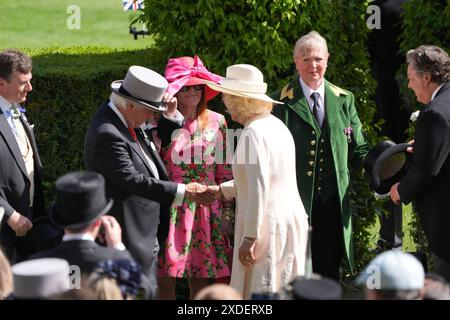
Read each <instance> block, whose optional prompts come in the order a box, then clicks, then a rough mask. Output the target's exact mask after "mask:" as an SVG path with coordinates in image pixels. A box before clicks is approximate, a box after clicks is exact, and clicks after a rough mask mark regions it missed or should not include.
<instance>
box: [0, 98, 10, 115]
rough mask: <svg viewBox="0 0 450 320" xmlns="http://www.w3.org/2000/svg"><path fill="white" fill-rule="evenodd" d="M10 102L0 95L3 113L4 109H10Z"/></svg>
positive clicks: (0, 105) (0, 106)
mask: <svg viewBox="0 0 450 320" xmlns="http://www.w3.org/2000/svg"><path fill="white" fill-rule="evenodd" d="M11 107H12V103H11V102H9V101H8V100H6V99H5V98H3V97H2V96H0V108H1V109H2V111H3V113H5V112H6V111H9V110H11Z"/></svg>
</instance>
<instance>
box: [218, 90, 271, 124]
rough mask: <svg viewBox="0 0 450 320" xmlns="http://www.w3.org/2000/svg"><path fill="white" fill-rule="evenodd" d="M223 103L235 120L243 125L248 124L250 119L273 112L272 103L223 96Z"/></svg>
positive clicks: (229, 95)
mask: <svg viewBox="0 0 450 320" xmlns="http://www.w3.org/2000/svg"><path fill="white" fill-rule="evenodd" d="M223 102H224V103H225V105H226V107H227V109H228V111H230V113H231V114H233V115H234V116H235V119H236V120H237V121H238V122H239V123H241V124H244V123H246V122H247V121H248V120H249V119H251V118H254V117H256V116H259V115H262V114H265V113H267V112H269V113H270V112H271V111H272V108H273V104H272V102H268V101H263V100H258V99H253V98H245V97H239V96H234V95H231V94H227V93H224V94H223Z"/></svg>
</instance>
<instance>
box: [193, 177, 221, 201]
mask: <svg viewBox="0 0 450 320" xmlns="http://www.w3.org/2000/svg"><path fill="white" fill-rule="evenodd" d="M185 197H186V198H187V199H189V200H190V201H195V202H197V203H198V204H204V205H208V204H211V203H213V202H214V201H216V200H218V199H220V198H221V197H223V194H222V191H221V190H220V187H219V186H204V185H202V184H199V183H197V182H193V183H189V184H187V185H186V191H185Z"/></svg>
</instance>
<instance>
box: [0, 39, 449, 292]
mask: <svg viewBox="0 0 450 320" xmlns="http://www.w3.org/2000/svg"><path fill="white" fill-rule="evenodd" d="M329 57H330V54H329V52H328V48H327V43H326V40H325V39H324V38H323V37H322V36H321V35H320V34H319V33H317V32H315V31H311V32H309V33H308V34H306V35H304V36H302V37H300V38H299V39H298V41H297V42H296V44H295V48H294V51H293V61H294V63H295V66H296V69H297V71H298V76H297V77H295V79H294V80H292V81H291V82H290V83H289V84H287V85H286V86H285V87H283V88H282V89H280V90H277V91H275V92H273V93H271V94H268V92H267V83H265V82H264V76H263V74H262V72H261V71H260V70H259V69H258V68H256V67H255V66H253V65H250V64H235V65H231V66H229V67H228V68H227V70H226V75H225V77H222V76H220V75H217V74H214V73H212V72H210V71H208V69H207V68H206V67H205V66H204V65H203V63H202V61H201V60H200V58H199V57H198V56H194V57H187V56H186V57H177V58H172V59H169V61H168V63H167V65H166V68H165V73H164V76H162V75H160V74H158V73H157V72H155V71H153V70H151V69H148V68H145V67H141V66H131V67H130V68H129V69H128V71H127V73H126V75H125V77H124V79H123V80H117V81H114V82H112V83H111V95H110V97H109V99H108V101H105V102H104V103H103V104H102V105H101V106H100V107H99V108H98V111H97V112H96V114H95V115H93V118H92V120H91V122H90V124H89V126H88V128H87V131H86V137H85V144H84V163H85V171H76V172H70V173H67V174H65V175H63V176H61V177H59V178H58V180H57V181H56V184H55V189H56V201H55V203H54V204H53V206H52V207H51V209H50V210H48V211H47V207H46V205H45V202H44V197H43V193H42V163H41V160H40V157H39V152H38V148H37V145H36V142H35V139H34V134H33V128H32V127H31V126H30V125H29V123H28V121H27V119H26V118H25V115H24V113H23V112H22V111H21V105H20V104H21V103H23V102H25V101H26V98H27V94H28V93H29V92H30V91H31V90H32V85H31V79H32V73H31V72H32V61H31V58H30V57H28V56H27V55H25V54H23V53H22V52H20V51H17V50H5V51H3V52H1V53H0V107H1V114H0V164H1V165H0V169H1V170H0V207H1V208H2V209H3V210H2V211H3V212H4V213H3V217H0V219H1V220H2V221H1V227H0V228H1V229H0V245H1V250H2V251H0V268H1V271H0V299H5V298H9V299H175V298H176V290H175V288H176V282H177V280H179V279H187V282H188V285H189V290H190V299H235V300H238V299H258V298H267V297H269V298H272V299H276V298H279V299H308V300H311V299H341V298H343V290H342V287H341V285H340V284H339V281H340V279H341V263H342V261H343V260H344V259H345V260H346V262H347V263H348V264H349V265H350V266H353V256H352V252H353V248H352V213H351V212H352V211H351V206H350V195H349V185H350V174H349V167H350V166H351V167H353V168H355V169H356V170H361V168H362V166H363V163H364V160H365V158H366V156H367V154H368V152H369V150H370V146H369V144H368V143H367V142H366V140H365V138H364V134H363V129H362V124H361V121H360V119H359V117H358V113H357V107H356V106H355V98H354V96H353V94H352V93H351V92H350V91H348V90H345V89H342V88H340V87H338V86H336V85H335V84H332V83H331V82H329V81H328V80H326V78H325V73H326V70H327V64H328V60H329ZM407 64H408V73H407V76H408V86H409V88H411V89H412V90H413V91H414V93H415V95H416V97H417V100H418V101H419V102H420V103H422V104H424V105H425V106H424V107H423V108H422V109H421V112H420V115H419V118H418V120H417V125H416V133H415V137H414V144H413V145H412V149H413V150H412V155H411V164H410V166H409V168H408V170H407V171H406V173H405V174H404V176H403V177H402V178H401V180H400V181H399V182H397V183H395V184H393V185H392V188H391V190H390V193H389V195H390V198H391V200H392V202H393V203H394V204H400V203H405V204H407V203H409V202H411V201H412V202H414V204H415V206H416V208H417V211H418V213H419V216H420V219H421V222H422V225H423V228H424V231H425V235H426V237H427V240H428V242H429V244H430V250H431V252H432V260H433V266H434V268H433V273H430V274H428V273H427V274H426V273H425V271H424V267H423V266H422V264H421V263H420V262H419V261H418V260H417V259H416V258H415V257H413V256H412V255H409V254H407V253H403V252H401V251H397V250H394V251H387V252H384V253H382V254H381V255H379V256H377V257H376V258H375V259H374V260H373V261H372V262H371V263H370V264H369V265H368V266H367V268H366V269H365V270H364V271H363V272H362V273H361V274H360V276H359V277H358V279H357V280H356V282H355V285H357V286H361V287H362V288H364V292H365V297H366V298H367V299H407V300H412V299H449V298H450V297H449V295H450V291H449V285H448V283H447V281H450V250H449V249H448V246H447V244H448V243H449V242H450V239H449V238H448V237H449V235H450V233H449V232H448V230H450V219H449V218H448V213H447V212H446V209H445V208H446V194H447V193H448V190H450V186H449V183H450V182H449V181H450V177H449V175H450V158H449V152H450V111H449V110H450V109H449V107H450V83H449V80H450V58H449V56H448V54H447V53H446V52H445V51H444V50H442V49H441V48H439V47H436V46H430V45H425V46H420V47H418V48H416V49H414V50H411V51H409V52H408V53H407ZM220 93H221V94H222V100H223V103H224V105H225V108H226V111H227V112H228V113H229V114H230V116H231V119H232V120H234V121H235V122H237V123H238V124H240V125H242V129H239V130H234V131H233V130H229V129H228V128H227V123H226V120H225V117H224V115H222V114H220V113H217V112H215V111H212V110H211V108H210V107H209V106H208V102H209V101H210V100H211V99H212V98H214V97H215V96H217V95H218V94H220ZM235 139H236V140H237V143H236V147H235V148H234V143H235ZM230 149H231V150H232V152H230ZM38 225H39V226H41V227H42V226H43V229H44V231H43V232H42V230H39V229H40V228H39V229H38ZM311 230H312V232H311ZM38 232H40V233H39V236H41V239H42V233H44V236H45V242H43V243H42V244H41V243H38V242H37V240H36V239H37V238H36V237H37V235H36V233H38ZM231 244H232V246H231ZM38 245H39V246H38ZM231 250H232V253H231V252H230V251H231ZM10 265H12V267H11V266H10Z"/></svg>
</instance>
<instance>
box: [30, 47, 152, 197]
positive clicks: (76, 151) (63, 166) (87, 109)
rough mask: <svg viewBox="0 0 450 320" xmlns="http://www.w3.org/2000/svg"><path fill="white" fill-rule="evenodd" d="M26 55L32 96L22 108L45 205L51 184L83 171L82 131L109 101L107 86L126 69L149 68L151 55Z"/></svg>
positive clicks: (79, 50) (89, 50)
mask: <svg viewBox="0 0 450 320" xmlns="http://www.w3.org/2000/svg"><path fill="white" fill-rule="evenodd" d="M27 52H28V53H29V54H30V55H31V56H32V58H33V81H32V84H33V91H32V92H31V93H30V94H29V95H28V101H27V103H26V104H25V107H26V109H27V116H28V118H29V119H30V120H31V122H33V123H34V124H35V133H36V139H37V144H38V146H39V150H40V153H41V157H42V160H43V164H44V173H45V176H44V177H45V179H44V183H45V193H46V198H47V199H48V202H49V204H50V202H51V201H52V200H53V199H54V182H55V180H56V179H57V178H58V177H59V176H60V175H62V174H64V173H66V172H68V171H71V170H79V169H82V168H83V143H84V135H85V132H86V128H87V125H88V123H89V120H90V118H91V117H92V115H93V114H94V112H95V111H96V109H97V108H98V106H99V105H100V104H101V103H102V102H103V101H104V100H105V99H107V98H108V97H109V95H110V93H111V89H110V83H111V82H112V81H114V80H117V79H123V77H124V75H125V74H126V71H127V69H128V67H129V66H130V65H133V64H138V65H144V66H148V67H152V62H151V61H152V60H151V59H150V56H151V50H140V51H114V50H112V49H108V48H95V47H73V48H66V49H61V48H56V47H53V48H46V49H42V50H27Z"/></svg>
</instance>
